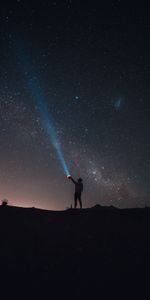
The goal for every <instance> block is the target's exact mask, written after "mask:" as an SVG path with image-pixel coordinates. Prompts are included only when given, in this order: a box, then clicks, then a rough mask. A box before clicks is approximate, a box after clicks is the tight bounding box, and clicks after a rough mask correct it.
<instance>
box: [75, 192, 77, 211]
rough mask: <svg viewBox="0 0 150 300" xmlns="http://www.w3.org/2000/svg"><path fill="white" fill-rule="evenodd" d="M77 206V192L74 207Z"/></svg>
mask: <svg viewBox="0 0 150 300" xmlns="http://www.w3.org/2000/svg"><path fill="white" fill-rule="evenodd" d="M76 207H77V194H76V193H75V194H74V208H76Z"/></svg>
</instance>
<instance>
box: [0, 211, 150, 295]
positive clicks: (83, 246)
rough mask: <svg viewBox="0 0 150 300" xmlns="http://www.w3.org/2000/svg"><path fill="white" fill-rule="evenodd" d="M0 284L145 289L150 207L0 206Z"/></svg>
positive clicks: (149, 261)
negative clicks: (53, 208) (57, 208)
mask: <svg viewBox="0 0 150 300" xmlns="http://www.w3.org/2000/svg"><path fill="white" fill-rule="evenodd" d="M0 241H1V242H0V272H1V278H2V280H4V281H5V282H7V283H8V285H9V282H13V283H14V282H15V283H17V284H18V282H19V281H21V280H22V281H23V283H25V282H26V285H27V284H28V283H29V282H30V284H31V283H32V284H33V285H34V286H36V287H38V285H42V284H43V283H44V284H47V285H53V284H54V285H57V287H59V286H63V287H64V286H65V287H66V288H67V289H68V287H69V286H70V287H71V286H74V289H75V291H76V290H77V288H76V287H78V289H79V287H82V289H84V288H85V289H87V287H88V285H93V284H94V285H95V286H97V287H99V289H100V290H101V289H105V288H106V287H108V288H109V287H112V286H113V287H115V288H116V289H118V288H119V287H121V286H123V287H124V289H125V290H128V289H129V288H130V287H132V288H133V287H135V289H136V290H137V289H138V286H147V285H148V284H149V281H150V279H149V274H150V208H144V209H126V210H125V209H124V210H120V209H116V208H113V207H100V206H97V207H95V208H91V209H83V210H78V209H77V210H73V209H72V210H71V209H69V210H66V211H57V212H55V211H46V210H40V209H35V208H19V207H10V206H6V207H3V206H0Z"/></svg>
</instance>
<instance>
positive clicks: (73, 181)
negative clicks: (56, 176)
mask: <svg viewBox="0 0 150 300" xmlns="http://www.w3.org/2000/svg"><path fill="white" fill-rule="evenodd" d="M69 179H71V180H72V182H73V183H74V184H76V181H75V180H74V179H73V178H72V177H71V176H70V178H69Z"/></svg>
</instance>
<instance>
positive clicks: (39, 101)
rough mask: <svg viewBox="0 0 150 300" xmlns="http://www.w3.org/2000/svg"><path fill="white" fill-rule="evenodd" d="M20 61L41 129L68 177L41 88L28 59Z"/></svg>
mask: <svg viewBox="0 0 150 300" xmlns="http://www.w3.org/2000/svg"><path fill="white" fill-rule="evenodd" d="M21 54H22V53H21ZM20 59H21V60H20V64H21V68H22V69H23V71H24V76H25V79H26V80H27V84H28V87H29V89H30V92H31V95H32V98H33V100H34V103H35V105H36V110H37V111H38V113H39V115H40V116H41V121H42V124H43V127H44V128H45V130H46V132H47V134H48V136H49V137H50V140H51V143H52V145H53V147H54V149H55V151H56V154H57V157H58V160H59V162H60V164H61V166H62V168H63V170H64V173H65V175H66V176H68V175H69V170H68V166H67V164H66V161H65V159H64V156H63V153H62V149H61V144H60V142H59V138H58V135H57V132H56V129H55V126H54V122H53V118H52V116H51V115H50V113H49V112H48V109H47V106H46V103H45V95H44V92H43V90H42V88H41V85H40V84H39V81H38V79H37V77H36V76H35V72H34V71H33V67H32V65H31V64H29V58H28V59H27V57H26V58H25V56H24V55H21V57H20Z"/></svg>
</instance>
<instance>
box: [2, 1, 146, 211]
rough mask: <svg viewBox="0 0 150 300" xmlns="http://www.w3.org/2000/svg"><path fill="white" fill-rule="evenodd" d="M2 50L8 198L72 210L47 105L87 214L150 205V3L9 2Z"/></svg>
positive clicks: (4, 12) (4, 193) (4, 168)
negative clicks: (49, 127) (89, 209)
mask: <svg viewBox="0 0 150 300" xmlns="http://www.w3.org/2000/svg"><path fill="white" fill-rule="evenodd" d="M0 41H1V47H0V58H1V60H0V61H1V63H0V199H4V198H7V199H8V201H9V203H10V204H11V205H18V206H25V207H26V206H34V207H40V208H45V209H53V210H61V209H66V208H67V207H70V205H71V204H73V193H74V186H73V184H72V182H71V181H69V180H68V179H67V178H66V175H65V173H64V170H63V168H62V166H61V164H60V161H59V159H58V155H57V153H56V149H55V147H54V145H53V143H52V139H51V136H50V135H49V134H48V132H47V130H46V125H45V124H46V122H45V121H44V120H43V118H44V115H43V114H41V113H40V108H39V98H40V106H41V105H43V107H44V109H45V111H46V112H47V113H46V115H48V116H49V118H50V122H51V123H53V127H54V129H55V134H56V135H57V139H58V141H59V145H60V147H61V151H62V155H63V157H64V159H65V161H66V164H67V166H68V168H69V172H70V174H71V175H72V176H73V177H74V178H75V179H77V178H78V177H81V178H82V179H83V183H84V192H83V207H91V206H94V205H95V204H101V205H114V206H117V207H120V208H124V207H137V206H138V207H139V206H145V205H150V199H149V195H150V184H149V183H150V139H149V132H150V104H149V101H150V84H149V79H150V19H149V8H148V6H147V4H146V2H145V1H142V2H140V3H135V2H134V1H130V2H128V1H121V0H120V1H119V0H112V1H94V0H93V1H82V0H80V1H78V0H60V1H57V0H53V1H50V0H49V1H47V0H38V1H33V0H30V1H28V0H11V1H10V0H9V1H7V0H5V1H3V0H2V1H1V3H0ZM33 86H34V87H33Z"/></svg>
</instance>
